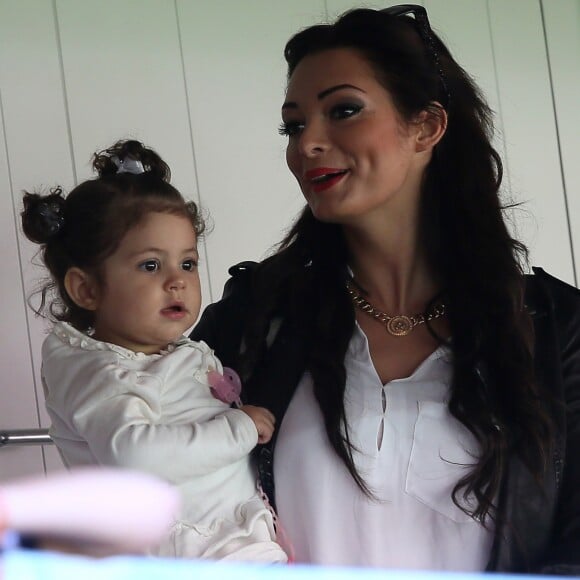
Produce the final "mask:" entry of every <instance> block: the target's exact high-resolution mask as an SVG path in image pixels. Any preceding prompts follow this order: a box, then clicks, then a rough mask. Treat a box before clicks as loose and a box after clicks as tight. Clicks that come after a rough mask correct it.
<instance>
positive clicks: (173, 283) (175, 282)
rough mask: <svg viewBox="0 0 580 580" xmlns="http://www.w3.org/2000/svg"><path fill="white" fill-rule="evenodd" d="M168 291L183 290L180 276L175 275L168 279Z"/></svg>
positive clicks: (183, 285)
mask: <svg viewBox="0 0 580 580" xmlns="http://www.w3.org/2000/svg"><path fill="white" fill-rule="evenodd" d="M166 286H167V289H168V290H182V289H183V288H185V279H184V277H183V276H182V275H180V274H175V275H173V276H171V277H170V278H168V280H167V283H166Z"/></svg>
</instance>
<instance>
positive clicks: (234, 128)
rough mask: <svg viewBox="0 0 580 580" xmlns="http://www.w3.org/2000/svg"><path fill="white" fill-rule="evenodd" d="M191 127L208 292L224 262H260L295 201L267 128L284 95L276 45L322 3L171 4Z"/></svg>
mask: <svg viewBox="0 0 580 580" xmlns="http://www.w3.org/2000/svg"><path fill="white" fill-rule="evenodd" d="M178 12H179V22H180V27H181V37H182V42H183V53H184V61H185V70H186V79H187V87H188V94H189V99H190V108H191V117H192V132H193V140H194V143H195V155H196V160H197V170H198V178H199V188H200V195H201V199H202V203H203V205H204V206H205V207H206V208H207V209H208V210H209V211H210V213H211V215H212V217H213V221H214V229H213V232H212V233H211V234H210V235H209V236H208V238H207V247H208V256H209V260H210V270H211V281H212V288H213V297H214V299H217V298H218V297H219V296H220V295H221V291H222V287H223V284H224V282H225V280H226V279H227V277H228V274H227V268H228V267H229V266H231V265H232V264H234V263H235V262H237V261H240V260H250V259H254V260H256V259H260V258H261V257H263V256H264V255H265V253H266V252H267V251H268V249H269V248H270V247H271V246H272V245H273V244H275V243H277V242H278V241H279V240H280V239H281V237H282V235H283V233H284V230H285V228H287V227H288V225H289V224H290V222H291V220H292V219H293V217H294V216H295V215H296V213H297V212H298V210H299V208H300V207H302V196H301V194H300V191H299V189H298V186H297V185H296V184H295V183H294V181H293V178H291V176H290V174H289V172H288V170H287V168H286V163H285V157H284V149H285V140H284V139H283V138H282V137H280V136H279V135H278V133H277V129H278V126H279V124H280V118H281V117H280V107H281V105H282V102H283V99H284V88H285V84H286V81H285V64H284V59H283V48H284V45H285V43H286V41H287V39H288V38H289V37H290V35H291V34H293V33H294V32H296V31H297V30H298V29H299V28H302V27H304V26H306V25H308V24H310V23H312V22H316V21H317V20H318V19H319V18H320V17H321V15H323V14H324V8H323V2H322V0H319V1H318V2H313V1H312V0H293V1H292V2H276V3H272V2H271V1H270V0H252V1H250V2H243V3H238V2H228V1H226V0H216V1H213V2H211V3H209V2H208V3H198V2H191V1H189V0H183V1H179V2H178Z"/></svg>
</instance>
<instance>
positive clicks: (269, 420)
mask: <svg viewBox="0 0 580 580" xmlns="http://www.w3.org/2000/svg"><path fill="white" fill-rule="evenodd" d="M240 410H241V411H243V412H244V413H245V414H246V415H248V417H250V419H251V420H252V421H253V422H254V423H255V425H256V429H257V430H258V443H268V441H270V439H272V434H273V433H274V423H275V422H276V418H275V417H274V415H273V414H272V413H271V412H270V411H268V409H265V408H264V407H255V406H254V405H242V406H241V407H240Z"/></svg>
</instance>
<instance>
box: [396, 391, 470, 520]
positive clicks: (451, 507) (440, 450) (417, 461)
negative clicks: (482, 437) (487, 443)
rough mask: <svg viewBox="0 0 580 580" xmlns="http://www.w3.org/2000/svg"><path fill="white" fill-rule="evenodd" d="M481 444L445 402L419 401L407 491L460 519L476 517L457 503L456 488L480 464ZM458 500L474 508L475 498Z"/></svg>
mask: <svg viewBox="0 0 580 580" xmlns="http://www.w3.org/2000/svg"><path fill="white" fill-rule="evenodd" d="M478 456H479V445H478V443H477V441H476V439H475V437H474V436H473V435H472V434H471V433H470V432H469V430H468V429H467V428H466V427H465V426H464V425H463V424H461V423H460V422H459V421H458V420H457V419H455V418H454V417H453V416H452V415H451V414H450V413H449V410H448V408H447V405H445V404H443V403H434V402H425V401H423V402H419V414H418V417H417V422H416V423H415V429H414V433H413V444H412V448H411V457H410V460H409V468H408V471H407V480H406V483H405V491H406V492H407V493H408V494H410V495H411V496H413V497H414V498H415V499H417V500H418V501H420V502H421V503H423V504H425V505H426V506H428V507H429V508H431V509H433V510H435V511H436V512H439V513H440V514H442V515H444V516H445V517H447V518H449V519H451V520H453V521H455V522H458V523H467V522H474V520H473V518H471V517H470V516H469V515H467V514H466V513H465V512H464V511H462V510H461V509H460V508H459V507H458V506H457V505H455V503H454V502H453V498H452V493H453V488H454V487H455V485H456V484H457V482H458V481H459V480H460V479H461V478H463V477H465V476H466V475H467V474H468V473H469V472H470V470H471V469H472V468H473V466H474V465H475V464H476V463H477V460H478ZM457 501H458V502H459V503H460V505H461V506H462V507H464V508H467V509H469V510H472V509H473V507H474V506H475V503H474V502H475V499H474V497H469V496H468V498H467V499H465V498H464V497H463V494H462V490H460V491H459V493H458V494H457Z"/></svg>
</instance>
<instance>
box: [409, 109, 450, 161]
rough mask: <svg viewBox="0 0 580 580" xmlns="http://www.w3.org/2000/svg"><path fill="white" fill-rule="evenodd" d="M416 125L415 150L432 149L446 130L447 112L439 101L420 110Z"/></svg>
mask: <svg viewBox="0 0 580 580" xmlns="http://www.w3.org/2000/svg"><path fill="white" fill-rule="evenodd" d="M415 122H416V124H417V127H418V129H419V130H418V131H417V139H416V142H415V143H416V144H415V150H416V151H417V152H421V151H428V150H430V149H433V147H435V145H437V143H439V141H441V139H442V138H443V135H445V131H446V130H447V112H446V111H445V109H444V108H443V107H442V106H441V105H440V104H439V103H433V108H431V109H426V110H425V111H422V112H421V113H420V114H419V115H418V117H417V120H416V121H415Z"/></svg>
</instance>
